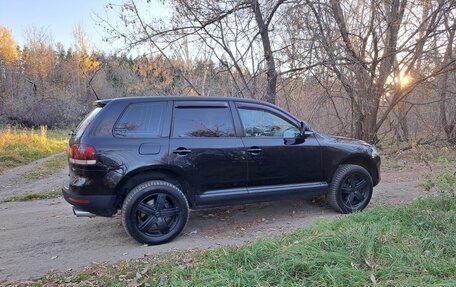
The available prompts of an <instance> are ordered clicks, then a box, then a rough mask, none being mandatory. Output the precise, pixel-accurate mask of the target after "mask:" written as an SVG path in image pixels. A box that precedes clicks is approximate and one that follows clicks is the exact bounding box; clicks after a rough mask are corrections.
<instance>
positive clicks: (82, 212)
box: [73, 206, 96, 217]
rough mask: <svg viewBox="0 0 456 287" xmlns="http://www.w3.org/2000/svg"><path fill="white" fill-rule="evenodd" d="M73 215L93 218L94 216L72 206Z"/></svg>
mask: <svg viewBox="0 0 456 287" xmlns="http://www.w3.org/2000/svg"><path fill="white" fill-rule="evenodd" d="M73 213H74V215H76V217H95V216H96V215H95V214H93V213H90V212H88V211H85V210H82V209H79V208H77V207H74V206H73Z"/></svg>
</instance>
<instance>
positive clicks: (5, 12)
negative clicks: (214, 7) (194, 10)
mask: <svg viewBox="0 0 456 287" xmlns="http://www.w3.org/2000/svg"><path fill="white" fill-rule="evenodd" d="M109 2H111V3H121V2H122V0H111V1H109V0H60V1H59V0H34V1H33V0H0V25H3V26H6V27H8V28H9V29H10V30H11V32H12V35H13V38H14V40H15V41H16V42H17V43H18V45H19V46H21V47H22V46H23V45H24V44H25V42H26V37H25V34H26V31H27V29H30V28H32V27H36V28H39V29H44V30H45V31H46V32H47V33H49V34H50V35H51V36H52V40H53V42H54V43H57V42H60V43H62V44H63V45H64V47H65V48H69V47H73V44H74V40H73V30H74V27H75V25H78V24H79V25H81V26H82V27H83V29H84V31H85V32H86V34H87V36H88V37H87V38H88V39H89V42H90V44H91V45H92V46H93V48H95V49H98V50H103V51H105V52H108V53H109V52H113V51H115V49H116V48H117V47H113V46H112V45H111V44H109V43H106V42H103V37H105V36H106V34H105V31H104V30H103V28H102V27H99V26H98V25H97V23H99V19H98V17H97V15H99V16H101V17H103V18H106V17H107V16H108V17H110V18H111V19H115V15H114V14H109V13H112V12H110V11H111V10H106V9H105V7H106V4H108V3H109ZM136 2H140V3H139V4H140V5H141V6H143V8H142V9H149V10H153V11H149V12H151V13H150V14H153V15H154V16H161V15H165V14H166V7H165V6H163V5H162V4H160V3H159V2H158V0H155V1H152V3H151V4H149V5H146V4H145V1H140V0H138V1H136ZM141 2H142V3H141ZM107 13H108V14H107Z"/></svg>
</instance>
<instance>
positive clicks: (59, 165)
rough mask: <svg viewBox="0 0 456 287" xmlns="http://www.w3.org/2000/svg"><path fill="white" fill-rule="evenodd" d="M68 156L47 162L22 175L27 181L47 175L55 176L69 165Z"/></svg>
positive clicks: (62, 155) (60, 156)
mask: <svg viewBox="0 0 456 287" xmlns="http://www.w3.org/2000/svg"><path fill="white" fill-rule="evenodd" d="M67 157H68V156H67V155H66V154H61V155H57V156H55V157H54V158H52V159H50V160H48V161H45V162H44V163H42V164H40V165H37V166H35V167H34V168H32V169H31V170H29V171H27V172H25V173H23V174H22V177H24V178H26V179H38V178H41V177H43V176H45V175H50V174H53V173H54V172H56V171H58V170H61V169H63V168H64V167H65V166H66V165H67Z"/></svg>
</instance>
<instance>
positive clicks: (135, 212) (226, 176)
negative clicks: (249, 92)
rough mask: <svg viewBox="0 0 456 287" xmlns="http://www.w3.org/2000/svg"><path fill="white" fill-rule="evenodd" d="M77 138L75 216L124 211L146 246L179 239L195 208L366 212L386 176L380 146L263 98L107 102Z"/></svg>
mask: <svg viewBox="0 0 456 287" xmlns="http://www.w3.org/2000/svg"><path fill="white" fill-rule="evenodd" d="M70 135H71V137H70V140H69V152H68V157H69V158H68V161H69V166H70V174H69V177H68V179H67V180H66V181H65V183H64V186H63V195H64V197H65V199H66V201H68V202H69V203H70V204H72V205H73V211H74V213H75V215H77V216H95V215H100V216H111V215H113V214H114V213H116V212H117V210H118V209H122V220H123V225H124V227H125V230H126V231H127V233H128V234H129V235H130V236H131V237H133V238H134V239H136V240H137V241H139V242H141V243H146V244H160V243H165V242H168V241H170V240H172V239H173V238H175V237H176V236H177V235H178V234H179V233H180V232H181V231H182V229H183V228H184V226H185V224H186V223H187V219H188V216H189V208H207V207H215V206H221V205H229V204H243V203H251V202H258V201H271V200H276V199H281V198H290V197H313V196H320V195H326V197H327V199H328V202H329V204H330V205H331V206H332V207H334V208H335V209H336V210H338V211H340V212H343V213H349V212H352V211H359V210H362V209H364V208H365V207H366V206H367V204H368V203H369V201H370V198H371V196H372V188H373V186H375V185H377V184H378V182H379V180H380V173H379V169H380V157H379V155H378V153H377V151H376V150H375V148H374V147H372V146H370V145H368V144H366V143H365V142H362V141H359V140H352V139H348V138H342V137H332V136H326V135H322V134H319V133H316V132H315V131H313V130H312V129H311V128H310V127H309V126H308V125H307V124H305V123H304V122H302V121H301V120H299V119H298V118H296V117H295V116H293V115H291V114H289V113H288V112H286V111H284V110H283V109H281V108H279V107H277V106H274V105H271V104H268V103H265V102H261V101H257V100H249V99H240V98H223V97H130V98H119V99H109V100H100V101H97V102H95V109H94V110H93V111H92V112H91V113H90V114H89V115H88V116H87V117H86V118H85V119H84V120H83V121H82V122H81V123H80V125H79V126H78V128H77V129H76V130H75V131H74V132H73V131H72V132H71V133H70Z"/></svg>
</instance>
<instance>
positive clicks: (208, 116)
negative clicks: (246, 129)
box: [173, 107, 234, 137]
mask: <svg viewBox="0 0 456 287" xmlns="http://www.w3.org/2000/svg"><path fill="white" fill-rule="evenodd" d="M173 136H174V137H232V136H234V124H233V119H232V117H231V112H230V109H229V108H212V107H211V108H209V107H208V108H176V109H174V128H173Z"/></svg>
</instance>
